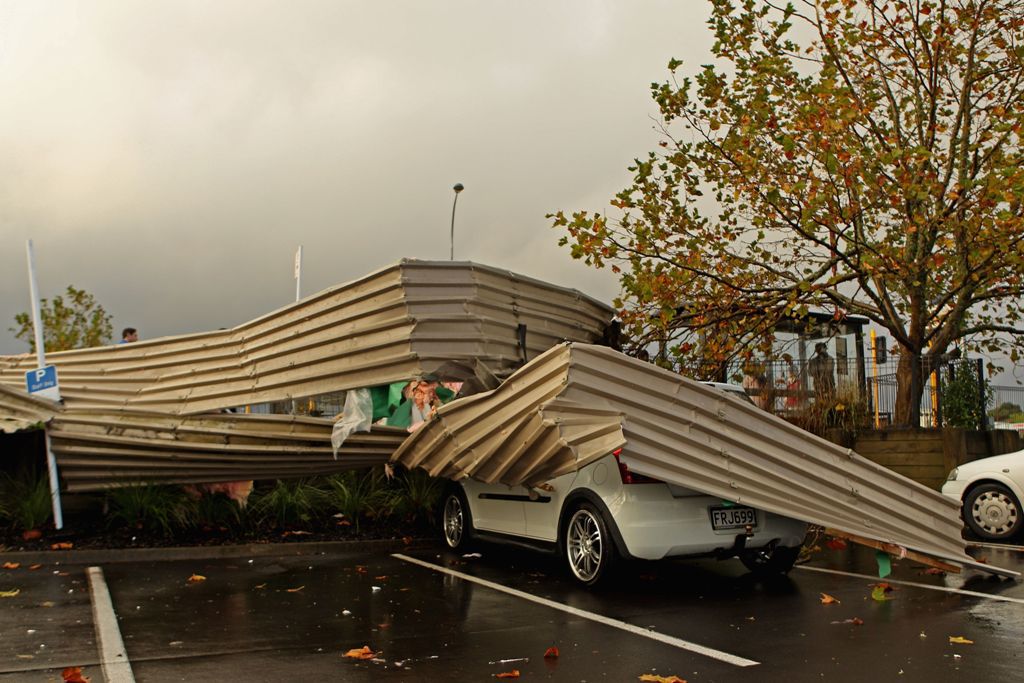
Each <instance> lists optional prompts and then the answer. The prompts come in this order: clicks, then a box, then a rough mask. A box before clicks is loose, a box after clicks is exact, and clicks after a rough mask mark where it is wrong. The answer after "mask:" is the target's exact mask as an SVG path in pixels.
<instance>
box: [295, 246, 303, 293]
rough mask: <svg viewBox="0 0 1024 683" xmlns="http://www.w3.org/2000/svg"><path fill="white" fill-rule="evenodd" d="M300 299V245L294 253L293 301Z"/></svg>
mask: <svg viewBox="0 0 1024 683" xmlns="http://www.w3.org/2000/svg"><path fill="white" fill-rule="evenodd" d="M301 298H302V245H301V244H300V245H299V250H298V251H296V252H295V300H296V301H298V300H299V299H301Z"/></svg>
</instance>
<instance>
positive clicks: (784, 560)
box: [740, 544, 800, 576]
mask: <svg viewBox="0 0 1024 683" xmlns="http://www.w3.org/2000/svg"><path fill="white" fill-rule="evenodd" d="M799 555H800V547H799V546H797V547H796V548H792V547H790V546H785V545H777V544H769V545H766V546H765V547H763V548H753V549H751V550H746V551H744V552H743V553H741V554H740V561H741V562H742V563H743V566H745V567H746V568H747V569H749V570H750V571H751V572H753V573H754V574H757V575H758V576H774V575H778V574H788V573H789V570H790V569H792V568H793V565H794V564H795V563H796V558H797V557H798V556H799Z"/></svg>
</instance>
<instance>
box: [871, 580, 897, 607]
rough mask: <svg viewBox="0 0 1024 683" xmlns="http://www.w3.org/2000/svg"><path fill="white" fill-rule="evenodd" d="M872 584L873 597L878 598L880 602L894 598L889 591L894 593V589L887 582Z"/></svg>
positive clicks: (873, 598)
mask: <svg viewBox="0 0 1024 683" xmlns="http://www.w3.org/2000/svg"><path fill="white" fill-rule="evenodd" d="M871 585H872V589H871V599H872V600H876V601H878V602H885V601H886V600H892V596H891V595H889V593H892V590H893V589H892V586H890V585H889V584H887V583H874V584H871Z"/></svg>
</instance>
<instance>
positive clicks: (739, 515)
mask: <svg viewBox="0 0 1024 683" xmlns="http://www.w3.org/2000/svg"><path fill="white" fill-rule="evenodd" d="M746 526H757V511H756V510H754V508H745V507H730V508H725V507H722V508H711V528H712V529H714V530H715V531H720V530H722V529H742V528H743V527H746Z"/></svg>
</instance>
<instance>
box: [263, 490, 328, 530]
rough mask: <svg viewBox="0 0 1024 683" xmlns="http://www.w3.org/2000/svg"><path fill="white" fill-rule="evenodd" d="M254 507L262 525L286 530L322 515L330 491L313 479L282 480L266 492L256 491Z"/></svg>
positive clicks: (307, 522)
mask: <svg viewBox="0 0 1024 683" xmlns="http://www.w3.org/2000/svg"><path fill="white" fill-rule="evenodd" d="M253 497H254V498H255V500H253V501H252V503H251V504H250V505H251V507H252V515H253V517H254V518H255V519H256V520H258V522H259V523H260V524H265V525H270V526H277V527H286V526H294V525H301V524H309V523H310V522H312V521H314V520H315V519H316V518H317V517H319V516H320V515H321V513H322V510H323V507H324V502H325V499H326V492H325V490H324V488H323V487H322V485H321V484H319V483H318V482H317V481H316V480H313V479H279V480H278V481H276V482H274V484H273V485H272V486H271V487H270V488H269V489H266V490H263V491H260V490H258V489H257V490H256V491H255V492H254V495H253Z"/></svg>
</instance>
